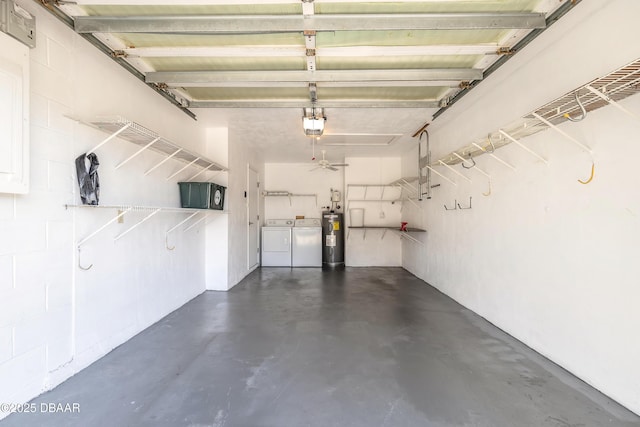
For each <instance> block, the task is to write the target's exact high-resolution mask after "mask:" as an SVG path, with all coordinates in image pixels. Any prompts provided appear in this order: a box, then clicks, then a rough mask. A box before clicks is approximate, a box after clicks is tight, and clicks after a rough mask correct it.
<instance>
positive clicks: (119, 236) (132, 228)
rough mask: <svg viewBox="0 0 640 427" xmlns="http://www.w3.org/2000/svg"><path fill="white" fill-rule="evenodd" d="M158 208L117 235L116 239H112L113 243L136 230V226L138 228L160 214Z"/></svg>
mask: <svg viewBox="0 0 640 427" xmlns="http://www.w3.org/2000/svg"><path fill="white" fill-rule="evenodd" d="M160 210H161V209H160V208H158V209H155V210H153V211H151V213H150V214H149V215H147V216H145V217H144V218H142V219H141V220H140V221H138V222H136V223H135V224H134V225H132V226H131V227H129V228H127V229H126V230H125V231H123V232H122V233H120V234H118V235H117V236H116V237H114V238H113V240H114V241H115V242H117V241H118V240H120V239H121V238H122V237H124V236H126V235H127V234H129V233H130V232H131V231H133V230H134V229H135V228H137V227H138V226H140V225H141V224H142V223H144V222H146V221H147V220H148V219H150V218H151V217H153V216H155V215H156V214H157V213H158V212H160Z"/></svg>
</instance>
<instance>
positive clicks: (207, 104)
mask: <svg viewBox="0 0 640 427" xmlns="http://www.w3.org/2000/svg"><path fill="white" fill-rule="evenodd" d="M309 103H310V101H309V100H307V99H305V100H300V101H278V100H274V101H263V100H259V101H251V100H247V101H239V100H233V101H191V102H190V103H189V108H303V107H308V106H309ZM315 106H316V107H318V108H438V107H439V106H440V103H439V102H438V101H437V100H428V101H376V100H372V101H367V100H362V101H318V102H316V103H315Z"/></svg>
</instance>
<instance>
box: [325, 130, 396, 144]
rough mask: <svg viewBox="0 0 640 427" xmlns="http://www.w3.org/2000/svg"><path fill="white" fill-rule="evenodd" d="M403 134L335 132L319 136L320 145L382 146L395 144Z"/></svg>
mask: <svg viewBox="0 0 640 427" xmlns="http://www.w3.org/2000/svg"><path fill="white" fill-rule="evenodd" d="M401 136H402V135H401V134H368V133H338V134H336V133H334V134H329V135H327V134H325V135H323V136H322V137H321V138H318V140H317V143H318V145H332V146H343V147H346V146H352V147H380V146H383V147H384V146H389V145H392V144H394V143H395V142H396V141H397V140H398V138H400V137H401Z"/></svg>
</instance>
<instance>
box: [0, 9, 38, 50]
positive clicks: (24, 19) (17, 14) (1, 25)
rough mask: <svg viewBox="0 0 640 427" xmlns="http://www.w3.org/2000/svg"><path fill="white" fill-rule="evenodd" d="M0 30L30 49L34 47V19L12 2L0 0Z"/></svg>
mask: <svg viewBox="0 0 640 427" xmlns="http://www.w3.org/2000/svg"><path fill="white" fill-rule="evenodd" d="M0 30H2V32H4V33H7V34H9V35H10V36H11V37H13V38H14V39H16V40H18V41H20V42H22V43H24V44H25V45H27V46H29V47H31V48H34V47H36V17H35V16H33V15H31V14H30V13H29V12H27V11H26V10H25V9H24V8H22V7H20V6H19V5H17V4H16V2H15V1H14V0H0Z"/></svg>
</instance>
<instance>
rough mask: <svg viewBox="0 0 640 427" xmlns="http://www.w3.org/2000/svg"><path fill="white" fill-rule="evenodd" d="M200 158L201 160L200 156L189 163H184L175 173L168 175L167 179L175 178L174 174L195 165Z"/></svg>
mask: <svg viewBox="0 0 640 427" xmlns="http://www.w3.org/2000/svg"><path fill="white" fill-rule="evenodd" d="M198 160H200V157H196V158H195V159H193V160H192V161H190V162H189V163H187V164H186V165H184V166H183V167H182V168H181V169H178V170H177V171H175V172H174V173H172V174H171V175H169V176H168V177H166V178H165V180H167V181H169V180H170V179H171V178H173V177H174V176H176V175H178V174H179V173H180V172H182V171H183V170H185V169H187V168H188V167H189V166H191V165H193V164H194V163H195V162H197V161H198Z"/></svg>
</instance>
